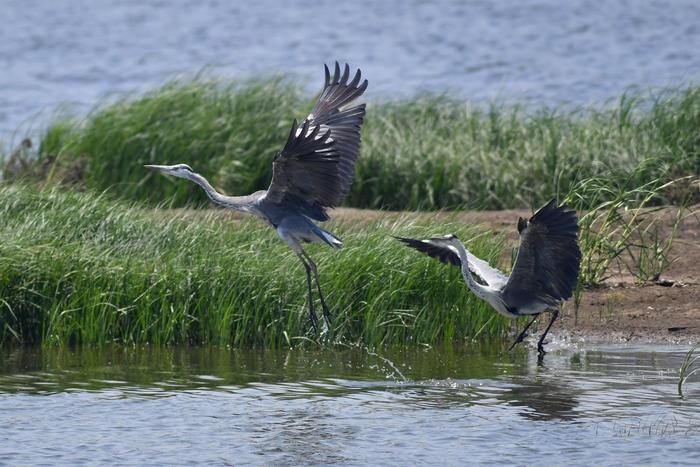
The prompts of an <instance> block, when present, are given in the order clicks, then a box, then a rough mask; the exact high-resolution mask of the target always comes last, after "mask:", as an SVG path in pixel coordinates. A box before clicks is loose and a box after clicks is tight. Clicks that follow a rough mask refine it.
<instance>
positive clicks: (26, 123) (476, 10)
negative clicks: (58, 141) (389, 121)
mask: <svg viewBox="0 0 700 467" xmlns="http://www.w3.org/2000/svg"><path fill="white" fill-rule="evenodd" d="M0 24H2V27H1V28H0V138H2V139H4V140H6V142H7V143H9V142H11V140H14V141H16V140H17V138H19V137H21V134H22V133H24V132H25V131H26V130H27V129H28V128H30V127H33V128H36V127H40V126H41V125H42V124H44V123H45V121H46V120H47V119H48V118H49V117H50V115H51V113H52V112H54V111H55V110H56V109H57V108H58V107H59V106H60V105H63V104H69V105H70V106H72V107H73V108H74V110H76V111H78V112H86V111H87V110H88V109H89V108H90V107H92V106H93V105H94V104H95V103H96V102H97V101H98V100H99V99H101V98H103V97H104V96H106V95H110V94H114V93H121V92H125V91H134V90H143V89H148V88H151V87H153V86H156V85H160V84H162V83H163V82H164V81H165V80H167V79H170V78H172V77H174V76H178V75H181V74H190V75H191V74H193V73H195V72H197V71H199V70H201V69H202V68H203V67H210V68H211V71H212V72H213V73H214V74H216V75H222V76H225V77H231V78H238V77H248V76H256V75H258V74H267V73H272V72H276V73H277V72H284V73H294V74H297V75H299V76H301V77H303V78H304V79H305V80H307V82H308V83H309V90H310V91H316V90H317V89H318V86H319V85H320V84H321V83H320V80H321V76H322V75H320V73H321V72H322V71H321V69H320V64H321V63H323V62H330V61H332V60H336V59H337V60H347V61H350V62H351V63H352V64H353V65H355V66H361V67H362V69H363V70H364V71H365V73H366V76H367V77H368V78H369V79H370V82H371V86H370V90H369V93H368V95H367V97H368V98H369V99H373V98H377V97H389V98H392V97H396V96H410V95H413V94H414V93H416V92H420V91H438V92H442V91H447V92H450V93H453V94H455V95H458V96H462V97H464V98H466V99H470V100H475V101H481V100H484V99H492V98H496V97H500V98H505V99H515V100H518V101H526V102H534V103H535V105H542V104H546V105H555V106H560V105H564V106H568V105H582V104H589V103H600V102H603V101H605V100H606V99H608V98H611V97H617V96H619V95H620V93H621V92H623V90H625V89H626V88H628V87H629V86H639V87H641V88H643V89H645V88H648V87H657V86H666V85H672V86H678V85H680V84H682V83H684V82H688V81H692V80H697V79H698V78H699V77H700V2H698V1H697V0H627V1H625V0H616V1H603V2H600V1H594V0H570V1H567V2H561V1H559V0H523V1H518V2H515V1H505V0H496V1H494V0H471V1H463V0H438V1H430V2H428V1H424V0H407V1H404V0H382V1H371V0H357V1H352V2H337V1H335V0H317V1H314V2H296V1H293V2H279V1H274V0H256V1H252V2H251V1H228V0H204V1H198V2H193V1H187V0H169V1H153V0H150V1H149V0H123V1H119V2H115V1H112V0H52V1H45V0H3V2H2V8H0Z"/></svg>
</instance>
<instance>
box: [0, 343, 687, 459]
mask: <svg viewBox="0 0 700 467" xmlns="http://www.w3.org/2000/svg"><path fill="white" fill-rule="evenodd" d="M683 350H685V349H683V348H679V347H630V346H606V347H593V346H588V347H584V348H578V349H575V348H560V349H558V350H554V351H552V353H550V354H548V355H547V356H546V357H545V359H544V362H543V363H542V364H538V363H537V358H536V356H535V353H534V352H532V353H527V352H525V351H520V352H518V353H516V354H507V353H506V354H502V353H498V352H496V351H490V350H488V349H483V348H481V349H469V348H457V349H453V350H446V349H440V350H428V349H423V350H410V351H394V352H387V353H384V354H382V355H380V356H376V355H370V354H367V353H366V352H362V351H360V350H347V349H329V350H326V351H306V352H304V351H280V352H273V351H257V352H256V351H240V350H239V351H236V350H216V349H170V350H160V351H157V350H148V349H146V350H138V349H112V350H101V351H100V350H92V351H83V352H71V351H68V350H45V351H43V352H42V351H33V350H29V349H24V350H17V351H12V352H8V351H5V352H0V464H4V463H7V465H38V464H42V465H58V466H63V465H65V466H72V465H76V464H88V465H96V464H108V465H115V464H118V465H192V464H202V465H246V464H264V465H270V464H273V465H300V464H322V465H328V464H341V465H367V464H372V465H413V464H416V463H423V464H430V465H437V464H440V465H467V464H469V465H474V464H479V465H488V464H493V465H504V464H517V465H539V464H544V465H597V466H605V465H668V464H669V463H675V464H687V465H697V460H698V458H699V456H700V383H698V382H697V380H695V381H694V382H689V383H687V385H686V390H685V397H684V398H681V397H680V396H679V395H678V394H677V390H676V382H677V378H678V367H679V366H680V363H681V360H682V357H683ZM399 373H400V374H399ZM401 375H403V377H401Z"/></svg>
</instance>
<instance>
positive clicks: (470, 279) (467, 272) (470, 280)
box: [453, 241, 493, 299]
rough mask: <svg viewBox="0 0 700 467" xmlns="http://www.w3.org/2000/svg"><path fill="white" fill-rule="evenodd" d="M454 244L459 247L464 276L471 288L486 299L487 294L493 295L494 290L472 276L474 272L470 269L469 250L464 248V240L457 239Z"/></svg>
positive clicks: (458, 252)
mask: <svg viewBox="0 0 700 467" xmlns="http://www.w3.org/2000/svg"><path fill="white" fill-rule="evenodd" d="M453 244H454V245H455V247H456V248H457V254H459V261H460V263H461V264H462V276H464V280H465V281H466V282H467V286H468V287H469V289H470V290H471V291H472V292H474V293H475V294H476V295H477V296H479V297H481V298H483V299H486V298H487V296H490V295H492V294H493V292H492V291H491V290H489V289H488V288H487V287H484V286H483V285H481V284H479V283H478V282H476V281H475V280H474V276H472V272H471V270H470V269H469V257H468V256H467V250H465V249H464V245H462V242H460V241H456V242H454V243H453Z"/></svg>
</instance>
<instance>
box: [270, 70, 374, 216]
mask: <svg viewBox="0 0 700 467" xmlns="http://www.w3.org/2000/svg"><path fill="white" fill-rule="evenodd" d="M325 73H326V77H325V85H324V88H323V92H322V93H321V95H320V97H319V99H318V101H317V102H316V105H315V106H314V108H313V110H312V111H311V113H310V114H309V116H308V117H306V118H305V119H304V121H303V122H301V124H297V122H296V120H295V121H294V123H293V124H292V129H291V131H290V133H289V137H288V138H287V143H286V144H285V146H284V148H283V149H282V151H280V152H279V153H278V154H277V156H275V159H274V162H273V164H272V182H271V183H270V187H269V188H268V190H267V193H266V195H265V199H266V200H267V201H271V202H274V203H284V202H287V203H289V204H290V205H293V206H295V207H297V208H298V209H299V210H300V211H301V212H302V213H303V214H305V215H307V216H309V217H311V218H312V219H316V220H319V221H324V220H327V219H328V215H327V214H326V210H325V208H328V207H333V206H337V205H338V204H340V203H341V202H342V200H343V198H344V197H345V195H346V193H347V191H348V189H349V188H350V184H351V183H352V179H353V177H354V175H355V162H356V160H357V156H358V154H359V149H360V126H361V125H362V121H363V119H364V115H365V105H364V104H361V105H357V106H355V107H351V108H347V109H341V108H342V107H343V106H345V105H347V104H349V103H350V102H352V101H353V100H355V99H357V98H358V97H360V96H361V95H362V94H363V93H364V92H365V89H367V80H364V81H362V82H360V80H361V72H360V70H359V69H358V70H357V71H356V72H355V75H354V77H353V78H352V80H349V78H350V67H349V66H348V65H347V64H346V65H345V67H344V70H343V71H342V74H341V69H340V65H339V64H338V62H336V64H335V72H334V73H333V76H332V77H331V75H330V72H329V70H328V67H327V66H326V67H325Z"/></svg>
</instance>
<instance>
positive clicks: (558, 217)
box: [503, 200, 581, 305]
mask: <svg viewBox="0 0 700 467" xmlns="http://www.w3.org/2000/svg"><path fill="white" fill-rule="evenodd" d="M518 228H519V229H520V249H519V251H518V257H517V259H516V260H515V265H514V266H513V271H512V273H511V275H510V278H509V280H508V283H507V284H506V286H505V287H504V288H503V297H504V299H505V301H506V303H509V304H513V305H515V304H518V303H520V304H523V305H525V304H527V303H530V302H532V301H533V300H540V301H544V302H546V303H551V304H552V305H554V304H555V303H556V302H558V301H560V300H566V299H568V298H571V295H572V293H573V290H574V288H575V287H576V282H577V281H578V274H579V267H580V264H581V250H580V249H579V246H578V218H577V216H576V212H575V211H572V210H568V209H567V208H566V206H563V205H562V206H557V204H556V201H555V200H552V201H550V202H548V203H547V204H545V205H544V206H543V207H542V208H540V209H539V210H538V211H537V212H536V213H535V214H534V215H533V216H532V217H531V218H530V219H529V220H528V221H526V222H519V223H518Z"/></svg>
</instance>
